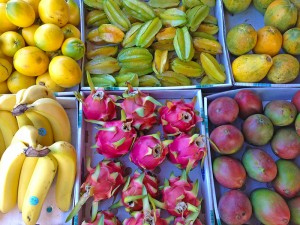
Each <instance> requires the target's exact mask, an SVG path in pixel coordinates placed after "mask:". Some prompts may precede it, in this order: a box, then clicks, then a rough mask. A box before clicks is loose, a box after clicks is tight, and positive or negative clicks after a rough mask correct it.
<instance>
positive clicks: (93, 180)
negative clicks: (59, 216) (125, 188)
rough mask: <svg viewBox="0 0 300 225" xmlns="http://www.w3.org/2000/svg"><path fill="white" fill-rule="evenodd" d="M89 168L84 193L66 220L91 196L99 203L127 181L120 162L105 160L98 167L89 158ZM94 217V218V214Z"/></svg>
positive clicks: (82, 190) (82, 187) (83, 187)
mask: <svg viewBox="0 0 300 225" xmlns="http://www.w3.org/2000/svg"><path fill="white" fill-rule="evenodd" d="M87 170H88V173H89V174H88V176H87V178H86V180H85V182H84V183H83V184H82V185H81V187H80V189H81V192H82V193H83V194H82V196H81V197H80V199H79V201H78V202H77V204H76V205H75V207H74V208H73V210H72V211H71V213H70V214H69V216H68V218H67V220H66V222H67V221H69V220H70V219H72V218H73V217H74V216H75V215H76V214H77V213H78V211H79V210H80V208H81V207H82V206H83V205H84V204H85V202H86V201H87V200H88V199H89V198H90V197H93V202H94V203H95V202H96V203H98V202H99V201H101V200H105V199H108V198H110V197H112V196H114V195H115V194H116V193H117V191H118V190H119V189H120V188H121V186H122V185H123V184H124V183H125V179H124V176H125V174H124V171H125V170H124V168H123V166H122V165H121V163H120V162H113V161H110V160H103V161H101V162H99V163H98V164H97V166H96V168H92V167H91V166H90V160H89V161H88V163H87ZM93 206H96V207H94V208H98V207H97V204H95V205H93ZM92 218H94V216H92Z"/></svg>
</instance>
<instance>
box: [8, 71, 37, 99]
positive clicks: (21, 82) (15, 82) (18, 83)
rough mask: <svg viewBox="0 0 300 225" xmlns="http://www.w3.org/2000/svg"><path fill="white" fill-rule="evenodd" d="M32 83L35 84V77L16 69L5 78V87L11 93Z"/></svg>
mask: <svg viewBox="0 0 300 225" xmlns="http://www.w3.org/2000/svg"><path fill="white" fill-rule="evenodd" d="M32 85H35V77H29V76H26V75H24V74H22V73H19V72H18V71H14V72H13V73H12V74H11V75H10V76H9V78H8V79H7V87H8V89H9V91H10V92H11V93H13V94H15V93H17V92H18V91H19V90H21V89H26V88H28V87H30V86H32Z"/></svg>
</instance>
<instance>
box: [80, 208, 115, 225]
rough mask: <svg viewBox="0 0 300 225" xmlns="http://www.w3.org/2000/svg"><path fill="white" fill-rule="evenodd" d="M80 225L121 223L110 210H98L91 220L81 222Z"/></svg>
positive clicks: (113, 224) (112, 224)
mask: <svg viewBox="0 0 300 225" xmlns="http://www.w3.org/2000/svg"><path fill="white" fill-rule="evenodd" d="M81 225H121V222H120V221H119V220H118V219H117V217H116V216H115V215H114V214H113V213H112V212H110V211H107V210H105V211H100V212H98V213H97V216H96V219H95V220H93V222H85V221H84V222H82V224H81Z"/></svg>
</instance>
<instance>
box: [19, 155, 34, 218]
mask: <svg viewBox="0 0 300 225" xmlns="http://www.w3.org/2000/svg"><path fill="white" fill-rule="evenodd" d="M38 159H39V158H38V157H26V158H25V160H24V162H23V165H22V170H21V174H20V178H19V186H18V200H17V202H18V208H19V211H20V212H22V205H23V200H24V196H25V193H26V190H27V188H28V184H29V181H30V178H31V176H32V174H33V171H34V168H35V165H36V163H37V161H38Z"/></svg>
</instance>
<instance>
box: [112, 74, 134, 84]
mask: <svg viewBox="0 0 300 225" xmlns="http://www.w3.org/2000/svg"><path fill="white" fill-rule="evenodd" d="M115 79H116V82H117V86H118V87H128V83H129V84H130V85H131V86H132V87H138V86H139V77H138V75H137V74H136V73H124V74H118V75H117V76H115Z"/></svg>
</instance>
